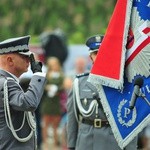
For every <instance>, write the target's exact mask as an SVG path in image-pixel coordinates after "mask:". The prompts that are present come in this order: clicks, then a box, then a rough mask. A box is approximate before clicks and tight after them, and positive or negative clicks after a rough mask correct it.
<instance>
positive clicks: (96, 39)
mask: <svg viewBox="0 0 150 150" xmlns="http://www.w3.org/2000/svg"><path fill="white" fill-rule="evenodd" d="M103 38H104V36H103V35H94V36H92V37H89V38H88V39H87V41H86V46H88V47H89V52H90V53H92V52H95V51H98V49H99V47H100V45H101V43H102V40H103Z"/></svg>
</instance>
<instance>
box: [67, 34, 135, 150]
mask: <svg viewBox="0 0 150 150" xmlns="http://www.w3.org/2000/svg"><path fill="white" fill-rule="evenodd" d="M102 39H103V36H101V35H95V36H92V37H90V38H89V39H88V40H87V41H86V45H87V46H88V47H89V53H90V58H91V60H92V62H93V63H94V61H95V59H96V55H97V52H98V49H99V46H100V45H101V42H102ZM88 75H89V73H84V74H81V75H77V76H76V79H75V80H74V85H73V89H72V91H71V92H70V94H69V99H68V103H67V110H68V124H67V136H68V137H67V139H68V148H69V150H105V149H106V150H121V149H120V147H119V146H118V144H117V142H116V140H115V138H114V135H113V133H112V130H111V127H110V125H109V122H108V121H107V118H106V115H105V113H104V111H103V108H102V105H101V102H100V98H99V94H98V92H97V89H96V88H95V87H94V86H93V85H92V84H91V83H90V82H88V81H87V79H88ZM136 147H137V139H136V138H135V139H134V140H133V141H132V142H131V143H130V144H129V145H128V146H127V147H126V148H125V150H136V149H137V148H136Z"/></svg>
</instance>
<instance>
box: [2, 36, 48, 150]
mask: <svg viewBox="0 0 150 150" xmlns="http://www.w3.org/2000/svg"><path fill="white" fill-rule="evenodd" d="M29 39H30V36H24V37H18V38H11V39H8V40H5V41H3V42H0V149H1V150H35V149H36V123H35V118H34V111H35V110H36V108H37V107H38V104H39V103H40V100H41V97H42V94H43V90H44V85H45V81H46V79H45V74H44V73H42V71H41V70H42V65H41V63H40V62H37V61H35V60H34V56H33V54H31V52H30V51H29V47H28V42H29ZM29 63H31V70H32V72H33V73H34V74H33V76H32V78H31V81H30V83H29V87H28V90H27V91H26V92H25V93H24V92H23V89H22V88H21V86H20V84H19V79H18V78H19V77H20V76H21V74H23V73H24V72H27V70H28V66H29Z"/></svg>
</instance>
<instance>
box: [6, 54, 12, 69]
mask: <svg viewBox="0 0 150 150" xmlns="http://www.w3.org/2000/svg"><path fill="white" fill-rule="evenodd" d="M6 62H7V64H8V65H9V66H13V65H14V58H13V56H11V55H7V56H6Z"/></svg>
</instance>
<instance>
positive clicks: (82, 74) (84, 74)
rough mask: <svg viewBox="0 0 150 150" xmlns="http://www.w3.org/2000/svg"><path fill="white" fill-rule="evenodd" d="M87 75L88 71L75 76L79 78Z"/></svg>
mask: <svg viewBox="0 0 150 150" xmlns="http://www.w3.org/2000/svg"><path fill="white" fill-rule="evenodd" d="M88 75H89V72H86V73H81V74H77V75H76V78H81V77H85V76H88Z"/></svg>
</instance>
